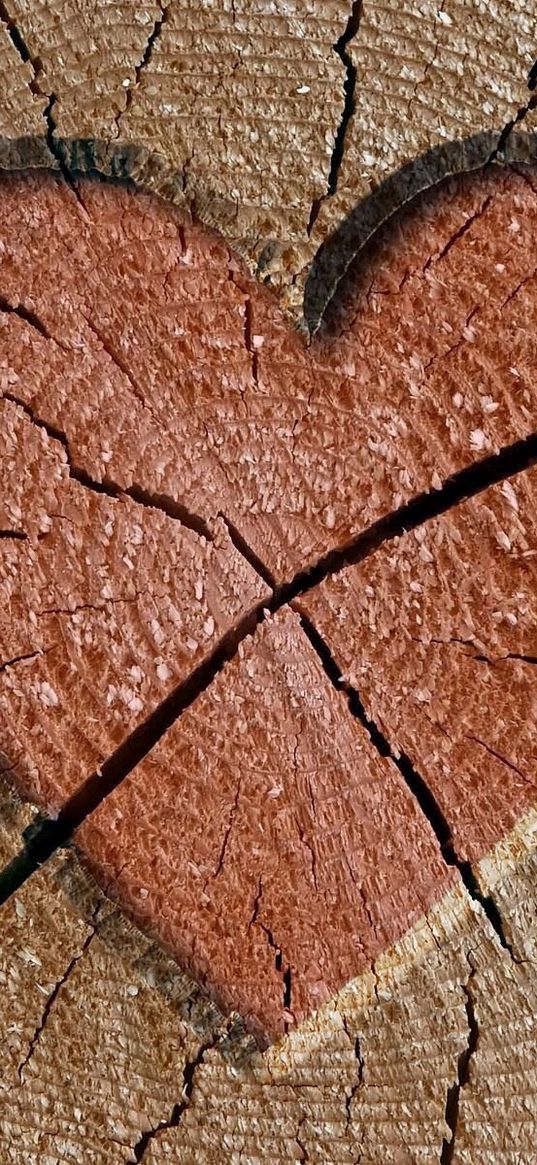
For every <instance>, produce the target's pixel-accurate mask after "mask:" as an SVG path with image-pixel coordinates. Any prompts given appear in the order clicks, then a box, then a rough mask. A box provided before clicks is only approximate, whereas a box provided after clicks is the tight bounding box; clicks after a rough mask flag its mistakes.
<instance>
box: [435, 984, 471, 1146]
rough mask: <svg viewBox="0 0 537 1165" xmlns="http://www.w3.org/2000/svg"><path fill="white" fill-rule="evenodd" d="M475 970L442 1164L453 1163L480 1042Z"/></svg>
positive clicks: (450, 1095)
mask: <svg viewBox="0 0 537 1165" xmlns="http://www.w3.org/2000/svg"><path fill="white" fill-rule="evenodd" d="M474 975H475V970H473V969H472V971H471V972H470V976H469V979H468V982H467V983H466V984H465V985H464V986H463V988H462V990H463V992H464V996H465V1008H466V1017H467V1020H468V1040H467V1044H466V1048H465V1049H464V1051H463V1052H462V1054H461V1055H460V1056H459V1062H458V1066H457V1081H456V1083H455V1084H454V1085H452V1087H451V1088H449V1089H448V1094H447V1100H446V1116H445V1119H446V1124H447V1125H448V1127H449V1129H450V1136H449V1137H446V1138H444V1141H443V1144H442V1151H441V1154H440V1165H451V1162H452V1161H453V1158H454V1155H455V1146H456V1140H457V1128H458V1124H459V1115H460V1105H461V1094H462V1091H463V1089H464V1088H466V1085H467V1084H468V1082H469V1080H470V1071H471V1061H472V1057H473V1056H474V1055H475V1053H476V1051H477V1048H478V1044H479V1023H478V1020H477V1015H476V1010H475V1003H474V998H473V995H472V986H471V984H472V979H473V977H474Z"/></svg>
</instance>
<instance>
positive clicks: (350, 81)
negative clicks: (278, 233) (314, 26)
mask: <svg viewBox="0 0 537 1165" xmlns="http://www.w3.org/2000/svg"><path fill="white" fill-rule="evenodd" d="M362 10H363V0H354V3H353V5H352V10H351V14H350V16H349V20H348V22H347V27H346V29H345V31H344V32H343V33H342V35H341V36H340V38H339V40H337V41H336V43H335V45H334V46H333V49H334V52H335V53H337V55H338V57H339V58H340V60H341V62H342V64H343V67H344V69H345V80H344V82H343V95H344V101H343V109H342V112H341V117H340V121H339V125H338V127H337V130H336V134H335V138H334V148H333V150H332V157H331V160H330V170H329V173H328V183H327V189H326V193H325V194H323V195H322V196H321V197H320V198H316V199H314V201H313V203H312V207H311V214H310V219H309V223H308V235H311V233H312V231H313V228H314V226H315V223H316V222H317V219H318V217H319V212H320V209H321V206H322V205H323V202H325V201H326V199H327V198H332V196H333V195H334V194H335V193H336V191H337V187H338V181H339V173H340V170H341V165H342V162H343V157H344V154H345V142H346V138H347V130H348V128H349V122H350V121H351V118H352V116H353V114H354V111H355V109H356V82H357V78H358V71H357V69H356V65H355V64H354V62H353V59H352V57H351V55H350V53H349V52H347V49H348V46H349V44H350V42H351V41H352V40H354V37H355V36H357V34H358V31H359V28H360V21H361V19H362Z"/></svg>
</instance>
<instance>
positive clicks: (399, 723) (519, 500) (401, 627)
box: [300, 401, 537, 861]
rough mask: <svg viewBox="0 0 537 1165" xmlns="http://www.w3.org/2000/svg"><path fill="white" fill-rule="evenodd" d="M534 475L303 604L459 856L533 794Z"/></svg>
mask: <svg viewBox="0 0 537 1165" xmlns="http://www.w3.org/2000/svg"><path fill="white" fill-rule="evenodd" d="M461 407H463V408H464V401H463V402H462V404H461ZM536 487H537V471H536V470H535V469H531V470H528V471H527V472H526V473H524V474H520V475H518V476H517V477H515V478H513V479H511V480H506V481H505V482H503V484H502V485H497V486H494V487H493V488H492V489H490V490H488V491H486V492H485V493H483V494H481V495H480V496H479V497H477V498H474V499H472V500H471V501H467V502H464V503H463V504H461V505H460V506H458V507H455V508H454V509H452V510H450V511H449V512H448V513H447V514H445V515H443V516H442V517H440V518H436V519H434V520H432V521H430V522H428V523H426V524H425V525H423V526H420V527H419V528H418V529H417V530H415V531H413V532H412V533H409V534H406V535H403V536H402V537H401V538H398V539H396V540H394V541H393V542H391V543H389V544H388V545H386V546H385V547H383V548H382V549H380V550H378V551H377V552H376V553H374V554H373V555H371V556H370V557H369V558H368V559H367V560H366V561H365V562H364V563H362V564H361V565H357V566H353V567H349V568H348V569H347V570H345V571H343V572H342V573H341V574H339V575H337V576H334V577H333V578H331V579H329V580H327V581H326V582H324V583H323V584H322V586H321V587H320V588H319V590H318V591H313V592H312V593H311V594H310V595H307V596H305V598H304V599H302V600H301V604H300V605H301V607H302V608H303V609H305V610H306V611H307V613H308V615H309V617H310V618H311V619H312V620H313V622H314V624H315V627H316V628H317V630H318V631H319V633H320V634H321V635H322V637H323V639H324V641H325V642H326V643H327V644H329V645H330V651H331V652H332V654H333V656H334V658H335V661H336V663H337V665H338V667H339V668H340V669H341V672H342V673H343V675H344V678H345V680H346V681H347V682H348V683H349V684H350V685H351V686H352V687H354V688H355V689H356V691H357V692H359V695H360V699H361V700H362V701H363V704H364V707H365V711H366V714H367V715H368V716H369V717H370V718H371V720H372V721H374V723H375V724H376V725H377V726H378V728H379V729H380V731H381V732H382V733H383V734H384V735H385V737H386V739H387V740H388V741H389V742H390V745H391V747H392V749H393V750H394V752H395V753H396V754H400V753H402V754H404V755H405V756H406V757H407V758H408V760H409V761H410V764H411V765H412V766H413V767H414V769H415V770H416V772H417V774H418V775H419V778H421V779H422V781H423V783H424V784H425V785H426V786H427V788H428V789H429V790H430V791H431V793H432V795H433V797H434V799H435V801H436V802H437V806H438V810H439V817H442V818H443V819H444V821H445V823H446V828H445V833H446V840H448V839H450V844H453V846H454V849H455V851H456V852H457V853H458V854H459V856H460V858H461V859H463V860H470V861H473V860H475V859H476V858H479V857H481V856H482V855H483V853H484V851H485V850H487V849H489V848H491V847H492V845H493V844H494V843H495V842H496V841H497V840H498V839H499V837H500V836H501V834H502V833H504V832H505V833H506V832H507V831H508V830H509V829H510V828H512V826H513V825H514V824H515V822H516V821H517V819H518V817H519V816H520V814H521V813H522V812H523V810H524V808H525V807H526V806H530V805H532V804H534V803H535V800H536V797H537V787H536V773H535V765H536V743H535V722H536V716H537V704H536V700H537V693H536V688H535V683H534V678H533V677H534V669H535V665H536V659H537V641H536V631H535V625H536V602H537V585H536V575H535V566H536V555H537V530H536V526H535V491H536Z"/></svg>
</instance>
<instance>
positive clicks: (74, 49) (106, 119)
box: [2, 0, 535, 316]
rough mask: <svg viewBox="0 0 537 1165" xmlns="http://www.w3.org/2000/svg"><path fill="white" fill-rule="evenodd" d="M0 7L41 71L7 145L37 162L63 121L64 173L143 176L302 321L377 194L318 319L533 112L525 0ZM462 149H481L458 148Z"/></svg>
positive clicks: (28, 2) (12, 106)
mask: <svg viewBox="0 0 537 1165" xmlns="http://www.w3.org/2000/svg"><path fill="white" fill-rule="evenodd" d="M3 9H4V36H5V39H6V45H7V32H5V26H6V24H11V25H13V26H14V27H15V28H16V30H17V32H18V33H19V36H20V38H21V40H22V42H23V44H24V46H25V47H26V52H27V55H29V57H30V63H28V62H27V63H26V64H24V66H23V65H22V63H21V60H20V57H19V60H18V61H17V62H15V61H13V65H14V66H15V64H16V67H14V68H13V69H8V70H7V71H6V72H5V73H3V74H2V76H3V78H4V80H3V84H4V86H5V87H6V92H5V98H4V100H3V103H2V104H3V107H4V109H3V116H4V130H3V132H4V136H5V138H6V139H17V138H21V137H24V136H25V135H27V134H28V133H29V132H31V133H34V134H36V135H37V138H40V139H41V144H40V145H39V146H37V147H36V148H37V154H36V159H35V160H40V159H42V157H43V143H42V139H43V135H44V129H45V127H44V126H43V125H41V129H40V128H39V117H41V112H42V109H43V108H44V106H45V105H50V110H49V117H48V133H49V136H50V139H51V141H52V142H53V143H54V142H55V143H56V144H53V152H54V154H55V156H56V163H57V161H58V158H59V157H63V158H64V160H65V161H66V162H67V164H68V165H71V164H72V165H74V166H81V167H82V168H86V167H87V166H91V165H94V164H97V165H98V166H99V167H101V168H102V169H104V170H105V171H112V172H131V173H132V174H133V175H134V176H135V177H137V178H138V180H139V181H141V182H143V183H144V184H146V185H148V186H149V187H151V188H153V189H158V190H160V191H162V192H163V193H164V194H165V195H166V196H167V197H170V198H172V199H174V200H176V201H179V202H180V203H182V204H183V205H188V206H190V207H193V208H194V210H195V212H196V213H197V214H198V215H199V216H200V217H201V218H202V219H203V220H204V221H205V222H207V223H209V224H214V225H217V226H218V227H219V229H221V230H222V231H223V232H224V234H225V236H226V238H227V239H228V240H229V241H231V242H232V243H233V245H234V246H235V247H237V248H238V249H239V250H240V251H241V252H242V253H243V254H244V255H245V256H246V257H247V259H248V261H249V263H250V265H251V266H252V268H253V269H254V270H255V271H256V272H257V273H258V275H259V277H260V278H261V279H263V280H265V281H266V282H268V283H269V284H270V285H271V286H272V287H274V288H275V289H276V290H277V291H278V292H279V294H280V296H281V298H282V301H283V302H284V303H285V304H286V306H287V307H288V308H289V309H290V310H292V311H293V312H294V313H295V314H300V308H301V302H302V296H303V291H304V283H305V279H306V276H307V273H308V270H309V266H310V263H311V260H312V258H313V256H314V254H315V252H316V250H317V248H318V247H319V245H320V244H322V243H323V242H324V241H325V240H326V239H327V238H328V236H329V235H330V233H331V232H332V231H333V229H334V228H335V227H337V226H338V225H339V224H340V223H341V221H342V219H343V218H344V217H345V216H347V215H348V214H349V212H350V211H351V210H352V209H353V208H354V207H355V206H356V204H357V203H358V202H360V201H361V200H363V199H364V198H365V197H369V196H370V195H371V194H372V193H373V192H374V193H375V194H376V193H377V192H378V195H379V197H378V199H377V198H376V197H375V200H374V205H371V206H368V208H367V210H366V211H365V213H364V215H363V216H361V217H360V221H359V223H357V222H355V224H354V226H353V228H352V230H351V231H350V233H349V234H347V235H345V239H344V240H340V242H339V243H338V248H337V253H336V252H335V251H333V250H332V251H330V252H329V255H328V258H327V262H326V263H325V265H324V267H322V274H321V276H320V277H319V278H318V279H317V280H316V281H314V282H315V288H314V290H313V291H312V298H313V301H314V306H313V307H312V309H311V310H312V313H313V316H315V314H316V313H317V315H318V312H319V310H320V308H321V307H322V306H323V303H324V302H326V286H327V285H332V284H333V282H334V280H335V278H336V277H337V275H338V273H341V270H342V269H344V267H345V265H346V263H347V262H348V259H349V256H350V255H351V254H352V253H353V251H354V250H355V249H356V247H357V246H358V245H359V244H360V243H361V242H363V239H364V237H366V236H367V234H368V233H369V232H370V230H371V229H372V227H373V226H375V225H378V222H379V221H381V220H382V218H383V217H386V215H387V214H389V213H391V212H392V211H393V210H394V209H396V208H397V207H398V206H400V205H401V204H402V203H403V202H405V201H406V200H407V199H408V198H409V197H411V196H412V195H414V194H415V193H416V192H417V191H418V190H421V189H424V188H425V187H426V186H428V185H430V184H431V182H434V181H438V180H439V178H441V177H442V176H444V175H446V174H448V173H453V172H455V171H457V170H461V169H462V170H464V169H471V168H474V167H475V166H476V165H479V164H482V163H483V162H484V161H485V160H486V158H487V157H488V156H489V154H490V153H491V152H492V150H494V148H495V146H496V145H497V144H498V141H499V138H500V135H501V131H502V130H503V129H504V127H505V126H506V125H508V123H509V122H511V121H512V120H514V119H515V118H516V117H517V114H518V112H519V110H521V109H524V108H525V106H527V104H528V101H529V99H530V97H531V94H530V92H529V90H528V88H527V74H528V70H529V68H530V66H531V64H532V62H533V57H534V53H535V44H534V41H535V22H534V19H533V17H532V14H531V12H530V11H528V9H527V7H526V6H525V5H524V4H523V3H522V2H521V0H502V2H501V3H497V4H495V5H494V6H493V8H492V9H491V8H490V6H489V5H485V4H484V3H481V0H479V2H477V0H449V2H445V3H442V5H440V7H439V6H438V5H437V4H436V3H433V2H432V0H426V2H425V3H423V4H421V5H420V9H419V12H418V11H417V10H416V9H414V8H412V6H411V5H409V4H406V5H403V6H401V5H400V4H397V3H395V2H394V3H389V4H386V3H382V4H381V3H378V2H377V0H370V2H369V3H367V4H365V5H364V9H363V11H361V12H360V5H358V4H355V5H354V6H352V5H351V4H350V2H349V0H329V2H326V0H325V2H324V3H322V4H320V3H318V0H311V2H310V3H308V4H307V5H306V6H305V5H304V4H303V3H300V4H299V3H298V2H297V0H279V2H278V3H277V4H274V3H271V2H269V0H255V3H253V2H252V0H218V3H214V4H211V5H209V4H204V5H202V6H200V5H197V4H195V3H193V0H170V2H169V3H167V4H162V6H161V5H158V4H156V3H155V4H152V3H144V4H143V5H138V4H134V3H132V2H128V0H124V2H123V3H121V4H116V3H111V2H110V0H85V2H84V4H77V5H76V6H74V7H69V6H67V7H65V6H64V5H63V4H62V3H56V4H54V5H51V4H48V3H34V2H33V0H6V3H5V4H4V6H3ZM345 34H347V38H348V43H347V44H345V43H343V42H342V41H341V38H342V37H345ZM336 42H339V48H338V51H335V49H334V45H335V44H336ZM7 48H8V50H9V54H10V59H11V58H12V57H13V53H15V49H14V48H13V46H12V45H11V47H9V46H7ZM14 76H15V77H17V76H18V77H19V78H20V80H19V81H18V82H17V83H16V84H15V86H14V82H13V77H14ZM25 79H26V81H27V82H28V84H27V86H26V89H25V88H24V80H25ZM344 86H345V87H346V94H345V92H344ZM32 89H33V90H35V92H32ZM352 105H354V113H353V116H352V117H351V118H350V120H348V115H349V114H350V113H351V108H352ZM38 110H39V114H38V118H37V124H36V114H37V111H38ZM532 125H533V120H532V118H531V116H530V117H529V118H528V119H527V121H526V124H525V126H524V127H521V128H524V129H526V128H529V129H531V128H532ZM478 138H479V140H477V139H478ZM453 141H454V142H461V141H462V142H463V143H464V142H468V141H470V144H469V145H468V146H466V145H464V144H463V146H462V147H461V148H460V149H456V148H455V149H453V148H452V147H449V148H444V147H447V144H448V143H449V142H453ZM513 141H514V139H513ZM527 148H528V143H527V141H524V140H523V139H522V138H519V139H518V140H517V142H516V143H515V145H514V149H515V153H517V154H518V155H519V156H520V155H521V154H524V153H525V151H526V150H527ZM530 148H531V147H530ZM431 151H432V152H433V156H432V157H430V158H429V159H427V160H425V161H422V159H423V158H424V155H431ZM435 151H436V153H435ZM6 159H7V161H8V164H10V163H9V151H7V152H6ZM409 163H411V172H407V171H406V170H405V167H407V166H408V164H409ZM402 169H403V170H404V173H403V175H402V176H401V178H396V179H395V181H393V183H391V185H390V187H389V189H386V190H384V189H383V188H382V187H383V183H384V182H385V180H386V179H390V181H391V178H392V176H394V175H396V174H398V172H399V171H401V170H402Z"/></svg>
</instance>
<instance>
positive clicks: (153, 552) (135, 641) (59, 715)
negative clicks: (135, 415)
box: [0, 329, 266, 813]
mask: <svg viewBox="0 0 537 1165" xmlns="http://www.w3.org/2000/svg"><path fill="white" fill-rule="evenodd" d="M23 330H24V329H23ZM30 331H31V329H30ZM30 343H31V341H30ZM23 359H24V357H23ZM44 368H45V370H46V371H47V372H48V373H49V375H50V366H47V364H46V363H45V364H44ZM105 375H106V374H105ZM103 383H105V382H104V380H103V379H101V386H102V385H103ZM11 387H14V386H13V383H12V382H11ZM0 417H1V435H0V448H1V455H2V456H1V468H0V480H1V487H2V496H1V501H0V528H2V530H3V538H2V553H1V556H0V557H1V561H0V594H1V596H2V613H1V615H0V659H1V667H0V714H1V716H2V741H1V758H0V763H1V765H2V767H3V768H4V769H6V768H7V769H9V770H10V774H11V780H12V781H14V782H15V783H16V784H17V786H18V787H19V789H21V790H22V791H23V792H24V794H25V796H29V797H32V798H33V800H34V801H35V802H36V803H38V804H39V806H40V807H41V808H42V809H43V810H47V811H48V812H52V813H57V812H58V810H59V809H60V808H61V807H62V806H63V805H64V803H65V800H66V799H67V798H68V797H69V796H70V795H71V794H73V793H74V792H76V790H77V789H79V788H80V787H81V786H82V785H83V784H84V782H85V781H86V779H87V778H89V777H90V776H91V774H92V773H93V772H94V771H95V770H96V769H98V768H99V766H100V765H102V764H103V762H104V761H105V760H106V759H107V757H108V756H109V755H110V753H111V752H113V751H114V748H115V747H116V746H117V745H119V744H120V743H121V741H122V740H123V739H124V738H125V736H127V735H128V733H129V732H130V731H132V729H133V728H135V727H136V726H137V725H139V724H141V723H142V721H143V720H144V718H145V717H146V716H147V715H148V714H149V713H150V712H151V711H153V709H154V707H155V706H156V705H157V704H158V703H159V702H160V701H161V700H162V699H164V698H165V697H166V696H167V695H168V694H169V693H170V692H172V691H173V690H174V689H175V688H176V687H177V686H178V685H179V683H180V681H181V680H182V679H185V678H186V677H187V676H188V675H189V674H190V672H191V671H192V669H193V667H195V666H196V665H197V664H199V663H201V661H202V660H203V659H205V658H207V656H208V655H209V654H210V652H211V650H212V649H213V647H214V645H215V643H216V642H217V640H218V639H219V638H221V637H222V636H223V635H225V634H226V632H229V631H230V630H231V629H232V628H233V627H234V625H235V622H236V620H238V619H240V617H241V616H242V614H243V613H244V610H245V603H246V607H248V605H249V604H250V602H251V604H252V606H255V604H256V602H258V603H259V602H261V600H262V598H263V594H264V593H266V591H265V592H264V589H263V587H262V586H261V585H260V583H259V582H258V579H257V577H256V576H255V575H254V573H253V571H252V570H251V569H250V568H249V567H248V566H247V564H246V563H245V562H244V560H243V559H242V558H241V557H240V556H239V555H238V553H237V552H236V551H235V549H234V547H233V546H232V545H231V543H230V541H229V539H228V537H227V533H226V531H225V528H224V527H222V528H221V530H220V534H219V535H218V536H217V539H216V541H215V542H211V541H207V540H206V539H205V538H203V537H201V536H200V535H199V534H197V533H195V532H194V531H192V530H189V529H187V528H185V527H184V526H183V525H182V523H181V522H180V521H179V520H175V519H174V518H172V517H169V516H168V514H166V513H164V512H162V510H160V509H159V508H158V503H157V505H155V506H152V505H151V504H150V503H148V504H147V505H142V504H137V503H136V502H134V501H132V500H131V499H130V498H129V497H128V496H126V495H121V494H119V496H115V497H114V496H113V493H112V495H111V496H106V495H105V494H102V493H101V492H99V490H98V488H97V489H95V488H91V487H88V486H87V485H82V484H81V483H80V481H77V480H76V479H74V478H73V477H72V475H71V468H70V465H69V462H68V459H67V455H66V451H65V448H64V445H63V444H62V442H61V441H60V440H57V439H55V438H54V437H50V436H49V435H48V433H47V431H46V428H44V427H43V426H42V425H40V424H39V422H38V421H37V422H35V420H33V419H31V417H29V416H28V414H27V412H25V411H24V409H23V408H21V407H20V406H19V405H16V404H14V403H13V402H12V401H11V400H5V399H4V400H3V401H2V402H0ZM88 539H89V541H88Z"/></svg>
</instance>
